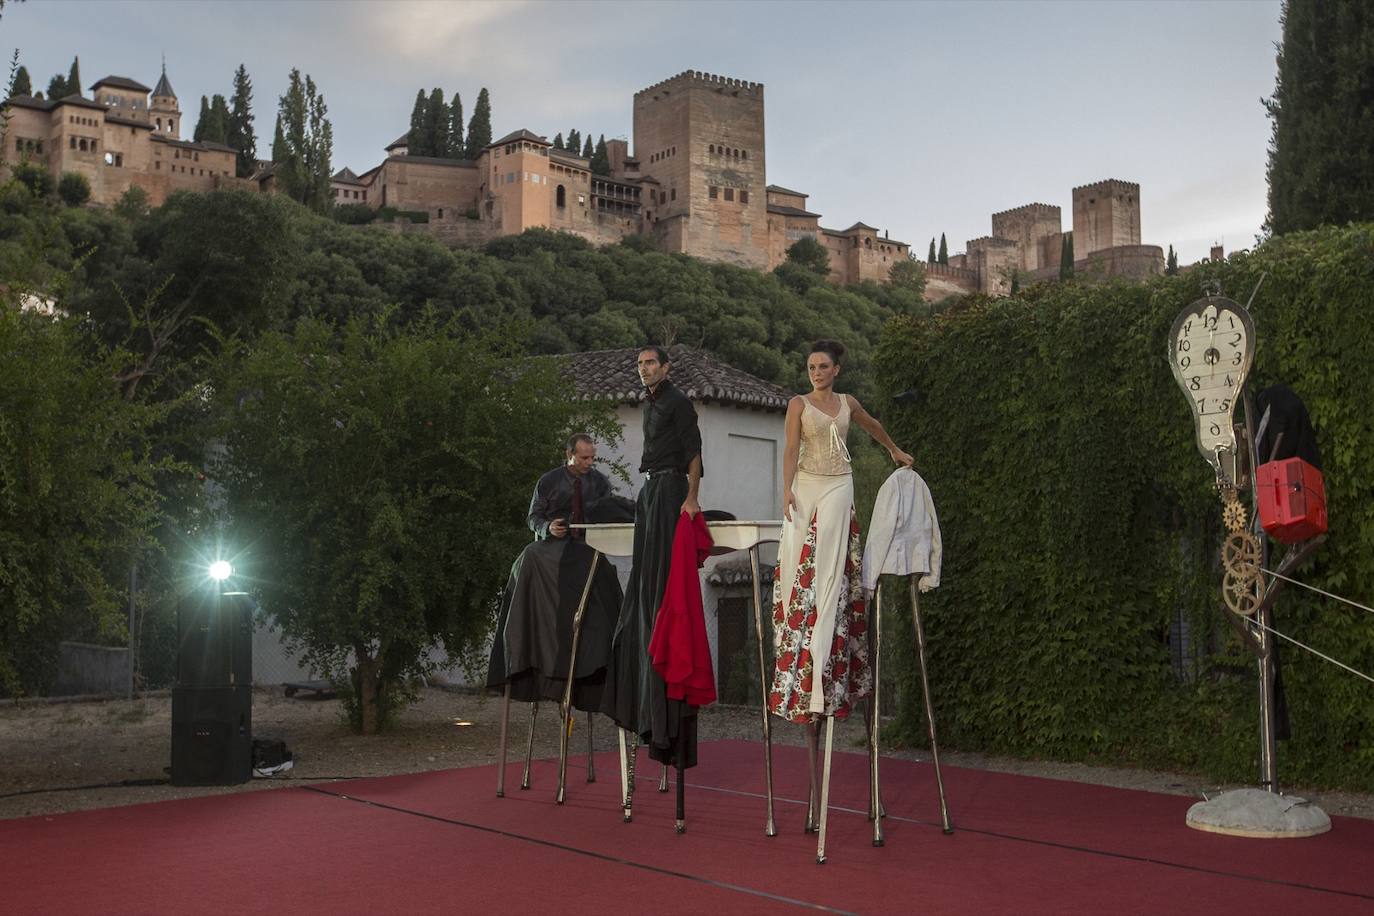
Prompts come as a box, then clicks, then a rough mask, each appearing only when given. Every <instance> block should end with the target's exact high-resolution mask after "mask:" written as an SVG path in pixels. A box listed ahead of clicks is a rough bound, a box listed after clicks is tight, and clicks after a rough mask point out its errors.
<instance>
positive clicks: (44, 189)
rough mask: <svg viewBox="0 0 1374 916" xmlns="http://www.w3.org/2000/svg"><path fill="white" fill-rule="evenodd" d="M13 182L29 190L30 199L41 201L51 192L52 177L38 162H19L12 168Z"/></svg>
mask: <svg viewBox="0 0 1374 916" xmlns="http://www.w3.org/2000/svg"><path fill="white" fill-rule="evenodd" d="M13 176H14V180H15V181H17V182H19V183H20V184H21V185H23V186H24V187H26V188H28V189H29V194H30V195H31V196H32V197H35V198H38V199H40V200H41V199H42V198H44V197H47V196H48V195H49V194H51V193H52V191H53V181H52V175H51V174H49V172H48V170H47V169H46V168H44V167H43V164H42V163H40V162H27V161H25V162H21V163H20V164H19V165H17V166H15V167H14V172H13Z"/></svg>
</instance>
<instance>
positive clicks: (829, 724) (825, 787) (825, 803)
mask: <svg viewBox="0 0 1374 916" xmlns="http://www.w3.org/2000/svg"><path fill="white" fill-rule="evenodd" d="M834 743H835V717H834V716H826V717H825V775H824V776H822V777H821V827H820V837H819V839H818V840H817V841H816V864H817V865H824V864H825V822H826V817H827V815H828V814H829V813H830V752H831V750H832V749H833V745H834Z"/></svg>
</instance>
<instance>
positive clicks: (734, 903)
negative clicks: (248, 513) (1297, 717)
mask: <svg viewBox="0 0 1374 916" xmlns="http://www.w3.org/2000/svg"><path fill="white" fill-rule="evenodd" d="M774 754H775V759H774V770H775V778H776V789H777V794H778V804H777V809H776V813H777V824H778V831H779V834H778V836H776V837H772V838H769V837H766V836H764V833H763V825H764V806H763V799H762V795H761V793H762V789H763V766H762V762H763V751H762V747H761V746H760V745H758V744H752V743H748V742H738V741H722V742H712V743H710V744H707V745H704V746H703V747H702V749H701V755H700V758H701V761H702V765H701V766H700V767H698V768H697V769H695V770H691V771H689V772H688V789H687V833H686V834H684V835H681V836H679V835H677V834H675V833H674V831H673V807H672V806H673V793H671V792H670V793H667V794H660V793H658V792H656V791H654V790H653V789H654V783H656V782H657V773H658V768H657V766H656V765H650V764H647V761H644V764H645V765H643V766H641V777H640V786H641V788H640V790H639V791H638V792H637V794H636V799H635V802H636V804H635V819H634V822H633V823H631V824H625V823H622V822H621V818H620V812H619V808H618V805H617V799H616V796H617V794H618V792H619V779H618V778H617V775H616V763H615V759H614V756H613V755H603V756H602V757H600V758H598V767H597V769H598V773H599V775H600V781H599V782H597V783H595V784H592V785H588V784H587V783H586V782H585V781H583V780H584V772H585V771H584V761H583V760H582V759H581V758H574V761H573V765H572V767H570V774H569V775H570V785H569V795H568V802H567V804H565V805H563V806H561V807H559V806H556V805H554V804H553V801H552V798H553V789H554V779H555V764H554V762H553V761H540V762H538V763H537V764H536V767H535V773H534V788H533V789H531V790H530V791H528V792H521V791H520V790H519V789H518V785H519V779H520V768H519V766H518V765H516V764H512V765H511V766H510V768H509V770H508V774H507V781H506V784H507V787H508V788H507V797H506V798H504V799H498V798H496V797H495V785H496V773H495V770H494V768H493V767H483V768H475V769H467V770H449V771H443V772H436V773H425V774H418V775H413V776H395V777H388V778H383V779H368V780H357V781H351V782H337V783H331V784H328V785H323V786H317V787H295V788H283V789H281V790H277V791H270V792H250V793H244V794H239V795H220V796H213V797H204V798H197V799H190V800H185V801H176V802H162V803H158V804H148V805H134V806H129V807H125V808H110V809H103V810H98V811H87V812H78V813H74V814H68V815H62V816H58V817H34V818H25V819H20V820H11V821H3V822H0V877H3V881H0V912H3V913H26V914H27V913H61V914H75V913H101V914H112V913H140V914H143V913H175V914H193V913H228V912H231V911H232V912H236V913H258V912H269V911H270V912H277V913H288V914H292V916H297V914H306V913H324V914H336V913H369V914H378V913H429V912H436V913H437V912H446V913H453V912H462V913H466V912H474V913H476V912H481V913H493V912H496V913H507V912H510V913H533V912H540V913H558V914H562V913H583V912H587V913H592V912H595V913H606V912H630V913H639V912H653V913H656V914H658V913H688V912H690V913H694V914H701V913H703V912H704V913H708V914H710V916H719V914H726V913H745V912H747V913H761V912H762V913H766V912H775V911H785V910H800V909H821V910H832V911H840V912H855V913H895V912H936V913H980V914H981V913H1037V912H1052V913H1066V912H1092V913H1103V912H1110V913H1135V912H1149V913H1156V912H1167V913H1204V912H1205V913H1218V912H1222V913H1241V912H1244V913H1247V914H1254V913H1306V912H1321V913H1323V914H1327V913H1347V912H1349V913H1356V912H1359V913H1371V912H1374V875H1372V874H1371V869H1370V866H1369V863H1370V855H1371V853H1374V823H1372V822H1368V821H1363V820H1356V819H1349V818H1337V819H1335V827H1334V829H1333V831H1332V832H1331V833H1328V834H1325V835H1324V836H1320V837H1313V838H1308V839H1301V840H1283V841H1279V840H1268V841H1265V840H1245V839H1239V838H1233V837H1224V836H1218V835H1215V834H1206V833H1200V832H1197V831H1193V830H1190V829H1188V828H1187V827H1186V826H1185V825H1184V814H1185V812H1186V811H1187V809H1188V806H1189V804H1191V802H1192V800H1191V799H1188V798H1183V797H1179V796H1171V795H1156V794H1152V793H1147V792H1133V791H1127V790H1121V789H1108V788H1102V787H1098V786H1090V785H1083V784H1080V783H1070V782H1060V781H1057V780H1047V779H1036V778H1032V777H1024V776H1014V775H1009V774H1004V773H989V772H984V771H980V770H966V769H955V768H948V769H946V772H945V786H946V792H947V795H948V798H949V806H950V813H951V816H952V818H953V821H954V826H955V833H954V834H953V835H950V836H946V835H944V834H943V833H942V832H941V830H940V823H939V809H938V806H937V803H936V795H935V785H934V778H933V774H932V771H931V768H930V766H929V765H928V764H914V763H910V762H906V761H897V760H884V761H883V781H884V787H885V788H884V802H885V806H886V808H887V812H888V817H887V819H886V821H885V824H884V833H885V835H886V841H887V842H886V845H885V846H884V847H883V848H874V847H873V846H872V845H871V842H870V838H871V830H872V828H871V827H870V825H869V823H868V821H867V820H866V818H865V813H866V809H867V801H866V799H867V783H866V775H865V774H866V770H865V764H866V760H865V758H864V757H862V756H861V755H857V754H848V753H845V754H836V755H835V763H834V767H835V773H834V777H833V783H832V788H831V814H830V826H829V835H828V838H827V854H828V859H829V861H828V862H827V863H826V864H825V865H823V866H820V865H817V864H816V862H815V847H816V842H815V837H814V835H807V834H803V832H802V824H803V820H804V816H805V804H804V799H805V771H806V763H805V756H804V753H803V752H802V751H801V750H800V749H797V748H791V747H779V748H776V749H775V751H774Z"/></svg>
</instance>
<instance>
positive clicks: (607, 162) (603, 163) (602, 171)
mask: <svg viewBox="0 0 1374 916" xmlns="http://www.w3.org/2000/svg"><path fill="white" fill-rule="evenodd" d="M587 139H588V140H590V139H591V138H590V137H588V138H587ZM592 174H593V175H609V174H611V157H610V156H608V155H607V154H606V135H605V134H602V135H601V139H600V140H597V141H596V149H595V150H593V151H592Z"/></svg>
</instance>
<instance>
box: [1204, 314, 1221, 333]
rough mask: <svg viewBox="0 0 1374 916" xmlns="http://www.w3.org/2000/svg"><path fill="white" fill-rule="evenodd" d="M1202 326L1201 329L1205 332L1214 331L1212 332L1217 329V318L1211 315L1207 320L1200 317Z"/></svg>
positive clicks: (1206, 317) (1205, 317)
mask: <svg viewBox="0 0 1374 916" xmlns="http://www.w3.org/2000/svg"><path fill="white" fill-rule="evenodd" d="M1202 326H1203V328H1205V329H1206V330H1209V331H1214V330H1216V327H1217V316H1216V315H1213V316H1211V317H1210V318H1209V317H1208V316H1206V315H1203V316H1202Z"/></svg>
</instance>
